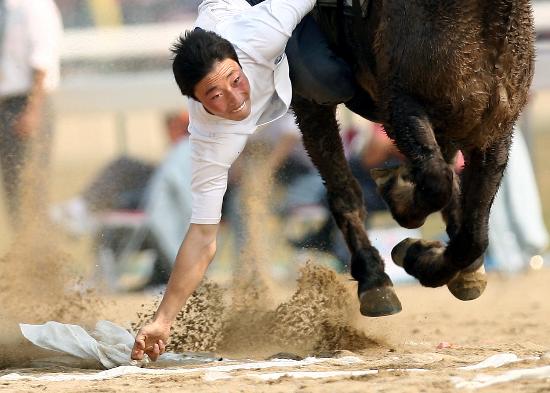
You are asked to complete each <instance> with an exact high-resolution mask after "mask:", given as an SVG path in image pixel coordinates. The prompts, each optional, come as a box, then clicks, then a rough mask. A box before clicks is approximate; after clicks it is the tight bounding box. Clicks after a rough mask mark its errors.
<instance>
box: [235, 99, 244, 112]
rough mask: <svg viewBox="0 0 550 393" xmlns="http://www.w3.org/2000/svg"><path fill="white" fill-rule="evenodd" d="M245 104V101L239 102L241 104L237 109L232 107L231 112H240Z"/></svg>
mask: <svg viewBox="0 0 550 393" xmlns="http://www.w3.org/2000/svg"><path fill="white" fill-rule="evenodd" d="M245 106H246V101H243V103H242V104H241V106H239V107H238V108H237V109H233V111H232V112H233V113H235V112H240V111H242V110H243V109H244V107H245Z"/></svg>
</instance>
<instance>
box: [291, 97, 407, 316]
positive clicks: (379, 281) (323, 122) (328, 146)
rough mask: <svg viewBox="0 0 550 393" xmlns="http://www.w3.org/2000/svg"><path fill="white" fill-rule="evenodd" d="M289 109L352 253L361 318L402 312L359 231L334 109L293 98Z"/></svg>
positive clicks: (357, 202)
mask: <svg viewBox="0 0 550 393" xmlns="http://www.w3.org/2000/svg"><path fill="white" fill-rule="evenodd" d="M293 109H294V112H295V114H296V118H297V121H298V125H299V126H300V130H301V131H302V134H303V142H304V146H305V148H306V150H307V152H308V154H309V156H310V157H311V159H312V161H313V163H314V164H315V166H316V167H317V169H318V170H319V173H320V174H321V177H322V178H323V181H324V183H325V186H326V189H327V196H328V201H329V205H330V210H331V213H332V215H333V216H334V218H335V221H336V223H337V225H338V227H339V228H340V230H341V231H342V233H343V235H344V238H345V240H346V243H347V245H348V248H349V250H350V253H351V275H352V277H353V278H354V279H355V280H357V282H358V295H359V301H360V303H361V308H360V310H361V314H363V315H365V316H371V317H376V316H383V315H391V314H395V313H397V312H399V311H401V303H400V302H399V299H398V298H397V295H396V294H395V291H394V290H393V284H392V282H391V280H390V278H389V277H388V275H387V274H386V273H385V272H384V261H383V260H382V258H381V256H380V254H379V253H378V250H377V249H376V248H374V247H373V246H372V244H371V243H370V241H369V238H368V236H367V233H366V231H365V227H364V221H365V218H366V214H367V212H366V210H365V207H364V205H363V195H362V192H361V188H360V186H359V184H358V182H357V180H356V179H355V178H354V177H353V175H352V174H351V170H350V168H349V166H348V163H347V161H346V158H345V156H344V150H343V147H342V141H341V139H340V134H339V132H338V123H337V122H336V107H334V106H321V105H318V104H315V103H312V102H310V101H306V100H303V99H301V98H295V99H294V101H293Z"/></svg>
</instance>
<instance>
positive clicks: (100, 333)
mask: <svg viewBox="0 0 550 393" xmlns="http://www.w3.org/2000/svg"><path fill="white" fill-rule="evenodd" d="M19 327H20V328H21V333H22V334H23V336H24V337H25V338H26V339H27V340H29V341H30V342H32V343H33V344H34V345H37V346H39V347H41V348H44V349H49V350H52V351H57V352H62V353H64V354H69V355H72V356H75V357H77V358H80V359H84V360H97V361H98V362H100V363H101V364H102V365H103V367H105V368H114V367H118V366H123V365H141V364H145V363H148V362H149V359H147V358H145V359H144V360H143V361H133V360H131V359H130V353H131V351H132V347H133V345H134V336H133V335H132V334H130V332H128V331H127V330H126V329H124V328H122V327H120V326H118V325H116V324H114V323H112V322H109V321H99V322H97V324H96V326H95V329H94V330H93V331H91V332H87V331H86V330H85V329H84V328H82V327H81V326H78V325H70V324H63V323H59V322H55V321H49V322H46V323H45V324H43V325H27V324H20V325H19ZM191 359H192V360H193V361H196V362H210V361H215V360H217V359H216V358H214V357H211V358H210V357H205V356H201V355H197V356H196V357H195V356H193V355H191V354H189V353H185V354H175V353H169V352H166V353H164V354H162V355H161V356H160V358H159V361H166V362H174V363H177V362H189V360H191Z"/></svg>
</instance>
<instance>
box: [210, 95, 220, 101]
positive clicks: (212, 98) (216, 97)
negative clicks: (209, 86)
mask: <svg viewBox="0 0 550 393" xmlns="http://www.w3.org/2000/svg"><path fill="white" fill-rule="evenodd" d="M220 97H221V94H216V95H214V96H212V97H211V98H210V99H211V100H217V99H218V98H220Z"/></svg>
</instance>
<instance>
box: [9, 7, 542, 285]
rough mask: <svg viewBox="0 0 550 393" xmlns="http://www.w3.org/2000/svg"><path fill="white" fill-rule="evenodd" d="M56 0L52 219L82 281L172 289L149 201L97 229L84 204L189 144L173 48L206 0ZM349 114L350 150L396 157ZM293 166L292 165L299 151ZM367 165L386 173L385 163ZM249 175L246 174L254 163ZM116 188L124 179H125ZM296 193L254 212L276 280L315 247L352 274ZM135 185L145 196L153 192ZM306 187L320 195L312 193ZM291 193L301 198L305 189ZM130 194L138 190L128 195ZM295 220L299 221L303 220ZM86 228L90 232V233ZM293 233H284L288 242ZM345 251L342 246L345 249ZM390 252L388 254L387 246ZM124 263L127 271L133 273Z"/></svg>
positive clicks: (530, 134)
mask: <svg viewBox="0 0 550 393" xmlns="http://www.w3.org/2000/svg"><path fill="white" fill-rule="evenodd" d="M55 3H56V5H57V7H58V10H59V13H60V15H61V19H62V23H63V35H62V39H61V52H60V83H59V86H58V88H57V89H56V90H55V91H54V92H52V103H53V111H52V113H53V114H52V116H53V117H52V120H53V145H52V150H51V161H50V172H49V175H48V183H49V205H50V208H49V211H50V215H51V219H52V221H53V222H54V223H55V224H56V225H58V226H59V227H61V228H62V230H64V231H65V235H66V236H65V237H64V240H63V242H64V244H65V246H66V248H67V250H68V252H69V253H70V254H71V255H72V256H73V259H74V261H75V263H74V266H72V267H71V269H73V270H74V272H75V273H77V274H82V275H84V276H89V275H93V274H96V273H95V271H96V270H97V269H100V270H102V271H101V273H100V274H99V275H100V276H101V277H100V278H99V279H100V280H106V281H107V284H106V285H107V287H109V288H111V289H113V290H126V289H140V288H143V287H146V286H148V285H149V286H151V285H154V284H160V283H162V282H163V280H164V278H165V274H166V270H167V268H166V266H164V268H163V267H160V268H159V267H158V266H159V262H158V261H157V262H154V261H153V260H154V259H155V258H158V255H152V254H151V253H146V252H145V253H144V251H146V250H155V249H158V248H162V246H159V245H158V244H153V245H151V243H150V242H148V240H147V239H146V238H147V237H148V235H147V233H146V232H147V230H144V229H143V226H144V225H149V224H148V223H147V224H146V220H147V218H146V217H145V216H144V213H143V211H144V207H143V205H142V203H141V202H140V201H139V199H140V197H139V196H138V197H137V199H138V201H137V202H135V201H134V202H133V201H132V200H131V197H130V198H129V199H130V200H129V201H128V199H127V200H126V202H125V203H121V204H119V205H116V204H115V206H113V205H109V206H107V207H105V209H103V211H102V213H103V214H101V215H99V214H95V216H94V220H92V221H93V224H92V221H90V220H89V219H90V217H89V215H90V214H89V212H88V211H86V212H85V213H82V209H81V206H80V205H78V203H80V202H78V203H76V202H75V196H79V195H82V194H83V193H84V191H83V190H86V189H87V188H90V184H93V182H94V181H96V180H97V178H98V176H99V177H101V176H102V171H104V172H105V171H107V172H108V173H111V174H112V173H113V172H112V167H109V165H111V164H113V163H116V162H117V160H118V159H120V158H121V157H122V158H125V159H126V158H129V159H131V160H134V161H135V162H138V164H137V165H136V166H132V165H133V164H131V167H132V168H133V169H132V170H133V172H132V174H134V175H135V176H136V177H137V178H140V176H143V179H145V178H147V179H148V178H149V176H150V175H151V172H153V171H154V168H157V167H158V166H159V165H160V164H161V163H162V162H163V161H164V160H165V159H166V157H167V155H168V154H169V151H170V149H171V148H172V146H173V145H174V143H175V142H176V140H177V139H178V138H179V137H178V136H174V135H173V134H174V133H176V134H177V133H178V132H182V133H183V134H185V106H186V101H185V99H184V98H183V97H182V96H181V95H180V93H179V91H178V89H177V86H176V84H175V82H174V80H173V76H172V73H171V61H170V52H169V48H170V45H171V44H172V42H173V41H174V40H175V39H176V38H177V37H178V35H179V34H181V33H182V32H183V31H184V30H186V29H188V28H190V27H191V25H192V23H193V20H194V18H195V14H196V8H197V5H198V3H199V0H55ZM533 4H534V9H535V20H536V29H537V64H536V75H535V80H534V83H533V88H532V92H531V98H530V102H529V106H528V108H527V110H526V111H525V113H524V115H523V117H522V119H521V121H520V126H521V132H522V134H523V136H524V139H525V142H526V146H527V151H528V153H529V155H530V158H531V162H532V166H533V171H534V175H535V179H536V183H537V185H538V191H539V193H540V202H541V207H542V218H543V221H544V222H546V223H550V162H549V161H548V157H549V155H548V153H547V152H549V151H550V0H535V1H534V3H533ZM340 116H341V119H342V122H343V126H344V127H343V128H345V130H346V132H347V133H346V134H345V135H346V138H347V146H348V147H349V149H350V151H356V152H360V153H359V154H363V153H364V154H366V152H367V151H368V150H369V148H368V145H369V144H370V149H371V151H370V153H369V154H371V155H372V154H375V153H373V151H372V149H375V148H377V149H382V150H384V149H386V148H387V145H386V144H384V142H381V140H379V139H377V137H376V135H379V133H378V131H377V128H376V126H375V125H372V124H369V123H368V122H365V121H362V120H359V119H357V118H355V117H354V116H352V115H351V114H350V113H347V112H346V111H345V110H342V111H341V113H340ZM178 121H180V123H178ZM174 122H175V123H174ZM178 127H180V128H183V131H182V130H181V129H179V130H178ZM288 134H292V132H289V133H288ZM376 141H378V142H379V143H378V144H376ZM264 144H265V141H264ZM281 149H283V147H281ZM283 150H284V149H283ZM290 150H291V149H290ZM270 151H271V150H270ZM392 154H393V153H392V152H387V154H386V153H384V154H382V157H381V158H380V162H382V163H385V162H387V161H388V160H390V158H392ZM352 155H353V153H350V156H352ZM284 157H285V159H287V158H288V157H290V156H289V155H288V152H287V153H286V154H285V155H284ZM134 161H132V162H133V163H135V162H134ZM363 161H365V160H363ZM363 161H361V162H363ZM363 163H364V162H363ZM364 164H365V165H366V166H369V165H373V166H376V163H364ZM116 165H118V164H116ZM116 165H115V167H116ZM124 165H125V164H124ZM278 165H279V164H277V165H276V166H278ZM243 166H244V167H246V163H245V164H243ZM105 168H107V169H105ZM109 168H110V169H109ZM116 168H118V167H116ZM118 170H119V169H115V171H118ZM134 170H135V171H134ZM109 171H111V172H109ZM140 171H142V172H140ZM122 172H123V173H124V171H122ZM306 172H307V170H306ZM136 173H137V175H136ZM139 173H143V175H139ZM103 175H105V176H109V175H108V174H105V173H103ZM138 180H139V179H138ZM115 183H120V182H118V181H116V180H115ZM288 186H289V183H288V182H287V183H285V182H281V186H280V187H279V188H277V189H276V190H274V191H273V195H275V196H277V197H276V198H275V197H274V199H275V200H277V201H279V202H280V204H283V205H285V206H283V207H281V206H279V205H277V206H274V207H270V209H269V210H270V212H271V213H270V214H269V216H270V217H271V216H272V215H273V216H275V219H274V220H273V222H271V221H269V220H268V218H267V216H266V215H265V214H266V213H265V212H259V213H258V212H256V213H254V212H253V213H251V215H255V216H256V217H259V219H260V220H264V221H262V225H264V224H265V223H266V222H268V221H269V222H271V223H270V224H269V225H267V224H265V225H266V227H269V228H271V230H274V231H275V233H276V235H274V236H273V238H272V243H271V244H270V248H271V249H272V251H273V252H270V253H269V255H268V256H266V258H268V257H269V258H272V259H277V260H276V261H274V264H273V266H275V268H274V274H281V275H283V276H284V273H281V272H280V271H278V270H277V269H279V270H281V269H282V270H284V269H285V266H288V264H290V263H293V262H292V259H293V258H294V256H293V257H292V258H290V257H288V256H289V255H299V254H300V253H301V252H303V250H304V249H307V248H310V246H311V248H312V249H320V250H322V251H324V253H323V255H325V257H320V256H319V258H326V259H327V260H328V263H331V264H333V265H334V266H337V267H339V268H342V269H344V268H345V267H342V266H341V265H340V264H341V261H344V260H345V258H346V256H345V255H342V251H341V249H340V248H339V246H337V245H336V246H334V245H327V244H326V243H327V241H328V240H327V239H332V237H331V236H335V235H333V234H328V235H327V233H330V232H331V231H332V229H331V228H327V227H330V225H325V224H326V221H325V222H323V220H326V216H325V215H326V211H324V210H323V208H322V205H323V202H322V197H320V198H319V200H317V201H306V202H304V203H302V205H301V207H300V208H296V206H298V205H299V203H298V202H295V200H296V198H295V199H293V201H294V202H293V203H294V205H292V206H291V207H289V206H288V204H289V202H288V200H287V197H286V196H281V194H284V193H285V192H286V191H285V190H286V188H285V187H288ZM129 187H130V186H129ZM132 187H134V188H138V189H139V188H143V185H139V184H138V185H137V186H136V185H133V186H132ZM303 187H304V186H303V185H302V188H301V189H302V190H303V189H304V188H303ZM305 189H306V190H309V189H310V188H308V186H305ZM291 190H294V191H296V190H297V191H296V192H297V193H299V190H300V187H297V188H296V189H294V188H292V189H291ZM124 191H128V190H122V191H121V192H120V193H122V194H123V193H124ZM139 192H142V190H141V191H140V190H138V193H139ZM237 194H238V193H237V192H235V193H234V195H237ZM297 198H298V199H299V197H297ZM77 199H78V198H77ZM281 201H283V202H281ZM227 204H228V205H230V204H231V202H227ZM316 205H318V206H317V207H316ZM79 206H80V207H79ZM0 209H1V210H0V231H2V234H3V236H1V237H0V253H1V254H2V255H3V254H4V253H5V252H7V251H8V250H9V248H10V244H11V243H12V241H13V234H14V232H13V231H12V228H11V226H10V222H9V218H8V216H9V214H8V212H7V209H8V208H7V207H6V204H5V203H4V204H2V205H0ZM88 210H89V207H88ZM97 210H99V208H98V209H97ZM375 210H376V209H375ZM380 210H381V213H380V216H379V217H375V219H374V220H373V221H372V222H371V223H369V226H371V227H372V228H373V230H375V229H376V227H379V228H387V227H388V226H390V224H388V217H387V214H386V215H384V212H383V210H384V209H383V207H381V208H380ZM289 212H298V217H300V219H296V218H295V216H293V215H292V214H291V213H289ZM79 214H80V215H79ZM182 214H184V213H182ZM67 215H68V216H69V217H67ZM228 215H229V216H231V214H230V213H228ZM182 217H183V216H182ZM249 217H250V216H249ZM71 220H73V221H72V222H71ZM79 220H80V221H79ZM86 220H88V221H86ZM144 220H145V221H144ZM75 221H77V223H76V224H75ZM78 221H79V222H80V223H85V222H87V223H88V224H89V225H82V227H78V226H79V225H78ZM235 225H236V226H238V225H239V224H238V223H237V224H234V225H233V224H231V225H230V224H228V225H226V226H225V227H224V229H223V230H222V235H221V236H222V237H224V239H225V240H224V241H222V242H221V244H222V245H223V246H224V247H222V248H221V251H220V252H219V255H218V257H217V260H218V262H217V266H218V270H219V271H220V272H221V273H220V274H221V275H222V276H223V272H224V271H225V270H224V267H223V266H224V263H227V264H228V263H230V262H229V261H230V260H231V259H232V258H234V257H235V255H237V254H236V253H235V249H237V252H238V249H239V248H240V246H239V244H240V243H239V239H238V237H239V236H237V235H235V234H234V233H233V230H234V228H235ZM442 229H443V228H442V225H441V223H440V222H439V221H437V218H434V220H432V222H429V223H428V225H427V227H426V228H425V229H424V230H423V231H425V234H426V235H427V236H431V237H437V236H439V235H440V233H441V232H442ZM281 231H282V232H281ZM323 231H325V232H326V233H324V232H323ZM281 233H283V234H284V236H280V234H281ZM384 236H386V239H387V242H388V244H391V243H393V244H395V243H396V241H395V236H399V234H397V235H396V234H393V233H391V232H387V233H386V235H384V233H383V232H380V236H379V238H384ZM276 238H282V239H283V240H284V242H283V241H281V243H280V244H279V243H273V242H276V240H274V239H276ZM105 239H107V240H105ZM277 241H278V240H277ZM330 241H332V240H330ZM110 242H111V243H110ZM334 242H335V243H336V244H337V243H338V240H334ZM153 243H154V242H153ZM542 243H544V241H542ZM315 246H318V247H315ZM379 247H381V248H384V247H385V246H384V244H383V240H382V244H380V245H379ZM273 249H274V250H273ZM138 251H139V252H138ZM294 251H295V252H296V253H294ZM312 252H313V251H312ZM545 252H546V248H545V247H539V249H537V250H532V252H531V254H530V255H527V256H526V257H525V258H526V260H527V262H529V261H530V260H531V258H532V257H533V256H534V255H539V254H540V255H541V256H540V257H538V259H536V261H535V262H534V263H533V264H532V266H538V267H540V265H541V264H542V262H541V261H543V258H544V253H545ZM138 254H139V255H138ZM301 258H307V257H301ZM121 260H123V261H122V262H121ZM224 261H225V262H224ZM531 262H532V261H531ZM155 263H156V266H157V270H159V271H157V272H156V273H155V272H154V271H153V270H154V269H155V268H154V265H155ZM163 263H164V264H166V263H165V262H161V263H160V266H162V265H163ZM121 265H125V267H124V268H121V267H120V266H121ZM132 266H133V267H132ZM220 266H221V267H220ZM277 266H278V268H277ZM526 266H527V265H526ZM134 268H135V269H134ZM519 270H521V269H519ZM155 274H156V275H157V276H158V277H156V278H155V279H154V280H151V275H155ZM123 276H124V277H123ZM126 276H128V277H126ZM155 280H156V281H155Z"/></svg>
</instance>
